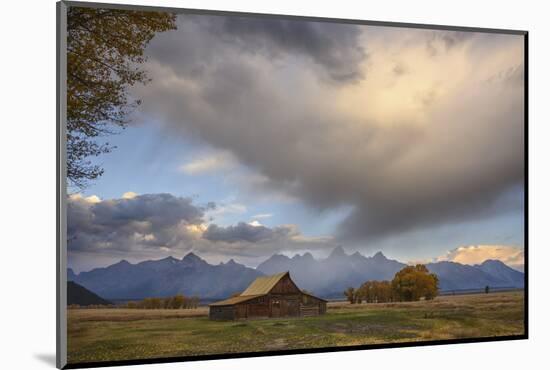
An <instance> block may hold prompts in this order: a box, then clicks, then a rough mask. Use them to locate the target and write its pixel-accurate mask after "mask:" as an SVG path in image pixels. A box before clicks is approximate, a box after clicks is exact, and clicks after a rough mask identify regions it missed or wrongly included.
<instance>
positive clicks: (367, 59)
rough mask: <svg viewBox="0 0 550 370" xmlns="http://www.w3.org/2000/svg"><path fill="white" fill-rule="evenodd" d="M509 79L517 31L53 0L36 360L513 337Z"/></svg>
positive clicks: (69, 363)
mask: <svg viewBox="0 0 550 370" xmlns="http://www.w3.org/2000/svg"><path fill="white" fill-rule="evenodd" d="M526 86H527V32H525V31H512V30H494V29H481V28H479V29H478V28H462V27H451V26H429V25H419V24H401V23H385V22H374V21H359V20H347V19H330V18H313V17H299V16H284V15H267V14H249V13H235V12H219V11H202V10H189V9H172V8H155V7H143V6H124V5H109V4H97V3H79V2H75V3H72V2H61V3H58V132H59V135H58V136H59V137H58V230H57V231H58V271H57V273H58V317H57V319H58V321H57V325H58V338H57V339H58V343H57V346H58V366H59V367H60V368H63V367H65V368H77V367H95V366H110V365H123V364H139V363H153V362H169V361H192V360H205V359H219V358H232V357H250V356H266V355H282V354H295V353H313V352H326V351H342V350H357V349H372V348H382V347H400V346H411V345H433V344H447V343H463V342H478V341H493V340H505V339H525V338H527V310H526V307H527V299H526V298H527V279H526V277H527V218H526V206H527V203H526V200H527V90H526ZM365 356H368V353H365Z"/></svg>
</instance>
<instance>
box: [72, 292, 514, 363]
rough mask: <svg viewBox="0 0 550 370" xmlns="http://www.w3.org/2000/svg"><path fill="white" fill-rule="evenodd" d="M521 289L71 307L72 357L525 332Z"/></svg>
mask: <svg viewBox="0 0 550 370" xmlns="http://www.w3.org/2000/svg"><path fill="white" fill-rule="evenodd" d="M523 308H524V295H523V292H522V291H515V292H503V293H491V294H470V295H457V296H440V297H437V298H436V299H434V300H432V301H419V302H398V303H379V304H373V303H369V304H365V303H363V304H354V305H351V304H349V303H347V302H330V303H329V304H328V310H327V313H326V314H325V315H323V316H318V317H308V318H278V319H260V320H248V321H211V320H209V319H208V316H207V315H208V308H207V307H199V308H196V309H188V310H142V309H119V308H113V309H71V310H68V361H69V363H72V364H74V363H81V362H96V361H117V360H129V359H145V358H160V357H175V356H176V357H177V356H193V355H210V354H224V353H235V352H254V351H277V350H285V349H301V348H322V347H335V346H349V345H363V344H378V343H398V342H414V341H427V340H444V339H460V338H482V337H494V336H507V335H521V334H523V333H524V322H523V319H524V312H523Z"/></svg>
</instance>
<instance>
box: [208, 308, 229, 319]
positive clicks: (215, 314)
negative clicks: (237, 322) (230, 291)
mask: <svg viewBox="0 0 550 370" xmlns="http://www.w3.org/2000/svg"><path fill="white" fill-rule="evenodd" d="M208 317H209V318H210V319H212V320H234V319H235V306H210V310H209V312H208Z"/></svg>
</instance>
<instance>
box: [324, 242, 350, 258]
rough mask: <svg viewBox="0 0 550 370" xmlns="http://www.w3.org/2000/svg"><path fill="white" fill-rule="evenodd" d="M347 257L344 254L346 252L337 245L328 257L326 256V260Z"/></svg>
mask: <svg viewBox="0 0 550 370" xmlns="http://www.w3.org/2000/svg"><path fill="white" fill-rule="evenodd" d="M347 256H348V255H347V254H346V251H345V250H344V248H343V247H342V246H341V245H339V246H337V247H336V248H334V249H333V250H332V252H330V255H329V256H328V258H338V257H347Z"/></svg>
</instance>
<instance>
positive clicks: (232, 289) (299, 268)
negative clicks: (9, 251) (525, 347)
mask: <svg viewBox="0 0 550 370" xmlns="http://www.w3.org/2000/svg"><path fill="white" fill-rule="evenodd" d="M405 266H406V264H404V263H402V262H399V261H396V260H392V259H388V258H386V257H385V256H384V255H383V254H382V252H378V253H376V254H375V255H373V256H372V257H365V256H364V255H362V254H360V253H359V252H355V253H353V254H346V252H345V251H344V249H343V248H342V247H337V248H335V249H334V250H333V251H332V252H331V254H330V255H329V256H328V257H327V258H324V259H315V258H314V257H313V255H311V253H309V252H307V253H304V254H302V255H300V254H296V255H295V256H293V257H288V256H285V255H282V254H274V255H273V256H271V257H270V258H268V259H267V260H265V261H264V262H262V263H261V264H259V265H258V267H257V268H255V269H253V268H250V267H246V266H245V265H242V264H239V263H237V262H235V261H234V260H233V259H231V260H229V261H228V262H227V263H220V264H218V265H212V264H209V263H208V262H206V261H205V260H203V259H202V258H200V257H199V256H197V255H196V254H194V253H189V254H187V255H186V256H185V257H183V259H176V258H173V257H167V258H164V259H161V260H153V261H143V262H140V263H136V264H131V263H129V262H127V261H125V260H122V261H120V262H118V263H116V264H114V265H111V266H108V267H102V268H96V269H93V270H91V271H88V272H81V273H80V274H75V273H74V272H73V271H72V270H71V269H69V270H68V271H67V277H68V280H70V281H74V282H76V283H78V284H80V285H82V286H84V287H85V288H87V289H89V290H91V291H93V292H95V293H96V294H98V295H100V296H101V297H104V298H106V299H142V298H145V297H153V296H155V297H163V296H170V295H175V294H178V293H181V294H184V295H196V296H199V297H201V298H202V299H209V300H213V299H221V298H227V297H229V296H230V295H231V294H233V293H236V292H241V291H243V290H244V289H245V288H246V287H247V286H248V285H249V284H250V283H251V282H252V281H253V280H254V279H255V278H257V277H258V276H262V275H271V274H275V273H279V272H282V271H290V274H291V276H292V279H293V280H294V281H295V282H296V283H297V284H298V286H299V287H300V288H301V289H306V290H308V291H310V292H313V293H314V294H316V295H319V296H321V297H325V298H335V297H341V296H342V292H343V291H344V289H346V288H347V287H349V286H353V287H357V286H359V285H360V284H361V283H363V282H365V281H367V280H391V279H392V278H393V276H394V275H395V273H396V272H397V271H399V270H401V269H402V268H403V267H405ZM426 267H427V268H428V269H429V270H430V271H431V272H433V273H435V274H436V275H437V276H438V278H439V287H440V290H442V291H449V290H467V289H482V288H484V287H485V286H490V287H491V288H522V287H523V285H524V274H523V273H521V272H519V271H516V270H514V269H512V268H510V267H508V266H507V265H505V264H504V263H502V262H501V261H497V260H487V261H485V262H483V263H482V264H480V265H474V266H472V265H465V264H460V263H456V262H448V261H442V262H434V263H428V264H426Z"/></svg>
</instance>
